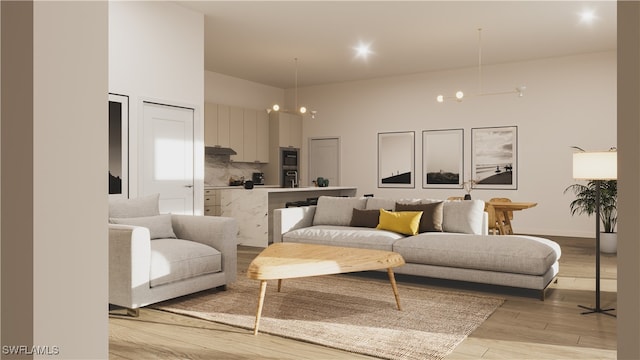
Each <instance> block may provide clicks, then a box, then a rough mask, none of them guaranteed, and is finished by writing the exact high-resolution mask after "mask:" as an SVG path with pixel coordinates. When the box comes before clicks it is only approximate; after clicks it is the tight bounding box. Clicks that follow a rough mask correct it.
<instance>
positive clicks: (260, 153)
mask: <svg viewBox="0 0 640 360" xmlns="http://www.w3.org/2000/svg"><path fill="white" fill-rule="evenodd" d="M243 119H244V161H245V162H255V163H268V162H269V116H268V114H267V113H266V111H258V110H252V109H244V118H243Z"/></svg>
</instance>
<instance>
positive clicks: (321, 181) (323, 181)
mask: <svg viewBox="0 0 640 360" xmlns="http://www.w3.org/2000/svg"><path fill="white" fill-rule="evenodd" d="M316 184H318V186H319V187H327V186H329V179H325V178H323V177H319V178H318V179H317V180H316Z"/></svg>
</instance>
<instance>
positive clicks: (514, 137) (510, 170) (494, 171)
mask: <svg viewBox="0 0 640 360" xmlns="http://www.w3.org/2000/svg"><path fill="white" fill-rule="evenodd" d="M471 178H472V179H473V180H475V183H474V185H473V187H474V188H477V189H510V190H515V189H517V188H518V127H517V126H504V127H486V128H473V129H471Z"/></svg>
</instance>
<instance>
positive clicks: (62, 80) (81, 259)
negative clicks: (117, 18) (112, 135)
mask: <svg viewBox="0 0 640 360" xmlns="http://www.w3.org/2000/svg"><path fill="white" fill-rule="evenodd" d="M33 5H34V12H33V19H34V36H33V44H34V45H33V48H34V52H33V74H34V81H33V89H34V91H33V179H24V181H25V182H29V181H31V180H32V181H33V204H32V206H33V225H34V226H33V268H34V272H33V275H34V276H33V296H34V301H33V344H34V345H39V346H50V347H53V346H57V347H58V348H59V353H57V354H55V353H54V354H53V356H35V358H51V359H53V358H56V359H101V358H102V359H106V358H108V336H109V332H108V330H109V327H108V319H107V316H106V311H107V307H108V281H107V268H108V262H107V255H108V247H107V241H108V239H107V222H106V219H107V217H108V211H107V202H106V200H107V176H106V175H105V174H106V169H107V167H108V165H107V148H108V144H107V138H108V136H107V134H108V129H107V119H108V114H107V99H108V98H107V37H108V32H107V16H108V12H107V3H106V2H103V1H101V2H47V1H36V2H34V3H33ZM3 36H4V35H3ZM26 61H28V59H25V62H26ZM24 120H25V121H27V120H28V119H24ZM16 155H19V154H16ZM13 161H16V162H20V160H13ZM28 161H29V160H27V161H25V163H28ZM23 221H25V222H26V221H28V219H24V220H23ZM4 240H5V239H3V241H4ZM18 240H23V241H28V239H27V238H18ZM16 255H17V254H16ZM13 276H20V274H13ZM27 281H29V280H27ZM25 301H28V300H27V299H25ZM25 325H26V324H15V326H16V327H20V326H25ZM28 326H30V325H28ZM11 345H22V344H11ZM24 345H27V344H24Z"/></svg>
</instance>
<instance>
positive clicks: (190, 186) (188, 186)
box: [184, 185, 193, 188]
mask: <svg viewBox="0 0 640 360" xmlns="http://www.w3.org/2000/svg"><path fill="white" fill-rule="evenodd" d="M184 187H186V188H192V187H193V185H185V186H184Z"/></svg>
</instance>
